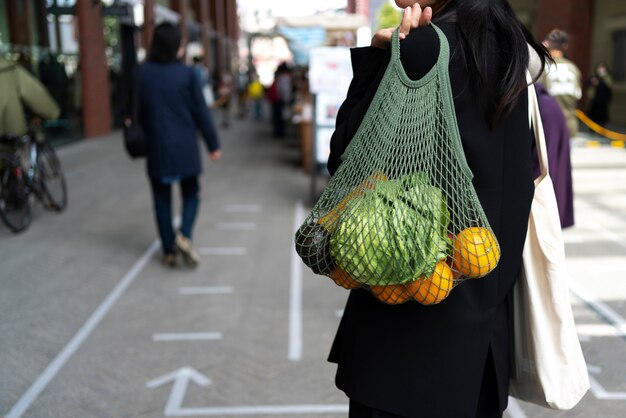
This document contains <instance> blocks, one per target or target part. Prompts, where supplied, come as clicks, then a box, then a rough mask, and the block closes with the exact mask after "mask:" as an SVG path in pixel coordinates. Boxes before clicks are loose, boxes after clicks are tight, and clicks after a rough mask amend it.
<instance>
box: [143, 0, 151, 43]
mask: <svg viewBox="0 0 626 418" xmlns="http://www.w3.org/2000/svg"><path fill="white" fill-rule="evenodd" d="M153 33H154V0H144V4H143V37H142V38H143V39H142V45H143V47H144V48H145V50H146V51H147V52H148V51H150V46H151V45H152V34H153Z"/></svg>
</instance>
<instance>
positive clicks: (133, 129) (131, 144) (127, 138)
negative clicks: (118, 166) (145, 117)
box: [123, 67, 148, 158]
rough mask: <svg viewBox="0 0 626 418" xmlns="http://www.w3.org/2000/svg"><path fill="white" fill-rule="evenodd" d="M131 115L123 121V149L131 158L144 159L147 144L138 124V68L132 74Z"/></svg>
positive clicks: (143, 132) (146, 152) (141, 128)
mask: <svg viewBox="0 0 626 418" xmlns="http://www.w3.org/2000/svg"><path fill="white" fill-rule="evenodd" d="M130 100H131V115H130V119H127V120H126V121H124V128H123V129H124V148H126V152H127V153H128V155H129V156H130V157H131V158H140V157H145V156H146V155H147V154H148V142H147V139H146V134H145V131H144V129H143V127H142V126H141V125H140V124H139V68H138V67H137V68H136V70H135V71H134V74H133V87H132V91H131V99H130Z"/></svg>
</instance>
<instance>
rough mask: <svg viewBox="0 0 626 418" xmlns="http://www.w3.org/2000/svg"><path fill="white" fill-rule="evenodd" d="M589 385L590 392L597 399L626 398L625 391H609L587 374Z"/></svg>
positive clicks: (613, 399)
mask: <svg viewBox="0 0 626 418" xmlns="http://www.w3.org/2000/svg"><path fill="white" fill-rule="evenodd" d="M589 386H591V388H590V389H591V393H593V396H595V397H596V398H597V399H602V400H612V401H623V400H626V392H609V391H607V390H606V389H604V387H603V386H602V385H601V384H600V383H599V382H598V381H597V380H596V378H595V377H593V376H591V375H589Z"/></svg>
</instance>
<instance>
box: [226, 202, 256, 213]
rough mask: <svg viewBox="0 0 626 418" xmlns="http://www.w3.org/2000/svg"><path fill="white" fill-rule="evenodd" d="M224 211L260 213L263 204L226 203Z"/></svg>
mask: <svg viewBox="0 0 626 418" xmlns="http://www.w3.org/2000/svg"><path fill="white" fill-rule="evenodd" d="M224 212H228V213H259V212H261V205H257V204H250V205H248V204H232V205H225V206H224Z"/></svg>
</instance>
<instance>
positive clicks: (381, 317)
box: [328, 0, 547, 418]
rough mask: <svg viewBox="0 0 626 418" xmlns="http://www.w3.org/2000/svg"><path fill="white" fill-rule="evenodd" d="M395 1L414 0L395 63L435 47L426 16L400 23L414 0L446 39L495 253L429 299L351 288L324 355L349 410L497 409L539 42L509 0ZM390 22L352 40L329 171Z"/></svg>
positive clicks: (380, 58) (383, 57)
mask: <svg viewBox="0 0 626 418" xmlns="http://www.w3.org/2000/svg"><path fill="white" fill-rule="evenodd" d="M396 4H397V5H398V6H400V7H408V6H412V8H411V7H409V8H408V10H405V15H404V18H403V23H402V25H401V37H400V38H401V39H403V40H402V41H401V44H400V45H401V46H400V55H401V60H402V64H403V66H404V69H405V71H406V72H407V74H408V75H409V77H410V78H411V79H419V78H421V77H422V76H424V75H425V74H426V73H427V72H428V70H429V69H430V68H431V67H432V66H433V65H434V64H435V62H436V60H437V57H438V54H439V40H438V37H437V35H436V33H435V30H434V29H433V28H432V27H428V26H423V27H419V28H416V29H414V30H410V29H411V28H409V27H407V25H408V26H410V27H412V28H415V27H416V26H418V21H419V20H420V13H421V9H420V6H422V7H426V6H432V10H431V9H430V8H428V9H425V10H424V15H423V16H422V19H421V20H422V23H423V21H424V20H429V18H430V14H431V13H432V14H433V15H434V18H433V23H435V24H437V25H438V26H439V27H440V28H441V29H442V31H443V32H444V34H445V35H446V38H447V39H448V42H449V44H450V55H451V58H450V63H449V72H450V80H451V85H452V94H453V97H454V105H455V112H456V117H457V121H458V125H459V130H460V134H461V140H462V144H463V149H464V152H465V156H466V158H467V161H468V164H469V167H470V168H471V170H472V172H473V175H474V178H473V185H474V187H475V189H476V192H477V194H478V197H479V200H480V202H481V204H482V206H483V209H484V211H485V213H486V215H487V218H488V220H489V224H490V225H491V227H492V228H493V231H494V233H495V235H496V237H497V239H498V241H499V244H500V249H501V259H500V262H499V265H498V267H497V268H496V269H495V270H493V271H492V272H491V273H490V274H489V275H488V276H487V277H484V278H482V279H478V280H468V281H466V282H464V283H462V284H461V285H460V286H459V287H458V288H455V289H454V290H453V291H452V292H451V294H450V296H449V297H448V298H447V299H446V300H445V301H443V302H442V303H441V304H438V305H434V306H423V305H420V304H418V303H415V302H408V303H405V304H402V305H386V304H383V303H381V302H379V301H378V300H377V299H376V298H375V297H374V296H373V295H372V294H371V293H370V292H368V291H367V290H363V289H359V290H353V291H352V292H351V293H350V296H349V298H348V301H347V304H346V307H345V310H344V315H343V318H342V320H341V323H340V325H339V329H338V331H337V335H336V338H335V341H334V344H333V347H332V350H331V353H330V356H329V361H331V362H335V363H337V364H338V369H337V375H336V384H337V386H338V388H340V389H341V390H343V391H344V392H345V393H346V395H347V396H348V397H349V398H350V416H351V417H359V418H365V417H396V416H399V417H412V418H438V417H440V418H466V417H467V418H490V417H501V416H502V413H503V411H504V409H506V406H507V400H508V380H509V345H510V344H511V341H510V337H509V334H510V329H509V316H510V315H511V311H510V309H511V305H510V302H509V296H510V293H511V289H512V287H513V284H514V282H515V280H516V278H517V275H518V272H519V270H520V266H521V260H522V248H523V245H524V241H525V235H526V230H527V226H528V216H529V212H530V204H531V200H532V196H533V190H534V188H533V176H532V144H533V138H532V134H531V132H530V129H529V119H528V107H527V106H528V100H527V85H526V78H525V70H526V68H527V65H528V56H529V52H528V49H527V42H528V43H529V44H530V45H531V46H532V47H533V48H534V49H535V50H536V51H537V53H538V54H539V56H540V58H541V60H542V64H543V62H544V61H545V57H546V56H547V52H546V51H545V49H543V48H542V47H541V46H540V45H539V44H537V43H536V42H535V41H534V40H533V39H532V36H531V35H530V34H529V33H528V31H526V30H525V29H524V28H523V26H522V24H521V23H520V22H519V21H518V20H517V18H516V17H515V15H514V13H513V11H512V10H511V8H510V6H509V4H508V3H507V1H506V0H480V1H479V0H417V1H416V0H396ZM407 22H408V23H407ZM409 31H410V33H409ZM389 34H390V31H388V30H387V31H381V32H378V33H377V34H376V35H375V37H374V39H373V41H372V45H373V46H372V47H368V48H357V49H353V50H352V66H353V71H354V78H353V80H352V83H351V85H350V89H349V91H348V96H347V98H346V100H345V102H344V103H343V105H342V107H341V109H340V111H339V114H338V116H337V124H336V130H335V132H334V134H333V137H332V140H331V155H330V158H329V161H328V169H329V171H330V173H331V174H333V173H334V172H335V171H336V170H337V168H338V166H339V165H340V164H341V155H342V154H343V152H344V150H345V149H346V146H347V145H348V143H349V142H350V139H351V138H352V137H353V136H354V134H355V133H356V130H357V128H358V127H359V124H360V123H361V120H362V119H363V117H364V115H365V112H366V110H367V108H368V106H369V104H370V102H371V101H372V99H373V96H374V94H375V92H376V89H377V86H378V84H379V83H380V80H381V79H382V76H383V73H384V71H385V69H386V66H387V64H388V62H389V59H390V53H389V50H388V45H389V43H388V42H389ZM376 46H378V47H379V48H377V47H376ZM380 47H382V48H380ZM385 48H387V49H385Z"/></svg>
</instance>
